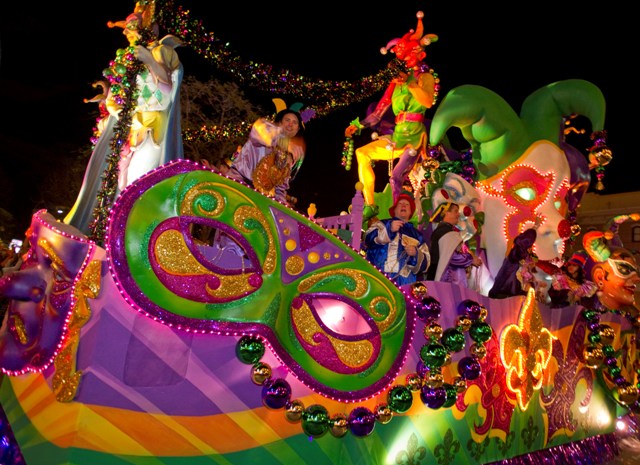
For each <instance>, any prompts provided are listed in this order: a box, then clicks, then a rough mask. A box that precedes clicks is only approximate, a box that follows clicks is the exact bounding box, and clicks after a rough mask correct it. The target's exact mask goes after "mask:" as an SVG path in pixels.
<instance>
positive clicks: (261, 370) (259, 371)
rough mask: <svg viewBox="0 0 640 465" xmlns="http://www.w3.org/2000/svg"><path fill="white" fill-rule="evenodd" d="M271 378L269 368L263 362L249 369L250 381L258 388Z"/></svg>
mask: <svg viewBox="0 0 640 465" xmlns="http://www.w3.org/2000/svg"><path fill="white" fill-rule="evenodd" d="M269 378H271V367H270V366H269V365H267V364H266V363H264V362H258V363H256V364H255V365H253V367H252V368H251V381H253V382H254V383H255V384H257V385H258V386H261V385H263V384H264V382H265V381H266V380H268V379H269Z"/></svg>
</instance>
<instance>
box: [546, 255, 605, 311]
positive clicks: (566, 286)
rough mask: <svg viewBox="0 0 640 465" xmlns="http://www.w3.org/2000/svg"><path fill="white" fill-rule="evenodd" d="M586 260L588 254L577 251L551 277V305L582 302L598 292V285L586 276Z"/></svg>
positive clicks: (560, 305)
mask: <svg viewBox="0 0 640 465" xmlns="http://www.w3.org/2000/svg"><path fill="white" fill-rule="evenodd" d="M586 262H587V256H586V255H585V254H584V253H580V252H576V253H574V254H573V255H572V256H571V258H569V260H567V261H566V262H565V263H564V264H563V265H562V266H561V267H560V272H559V273H555V274H554V275H553V276H552V277H551V278H552V281H551V289H549V291H548V294H549V297H550V298H551V307H555V308H557V307H566V306H568V305H573V304H581V303H582V302H583V300H584V299H587V298H589V297H592V296H593V295H594V294H595V293H596V291H597V290H598V287H597V286H596V284H595V283H594V282H593V281H590V280H589V279H587V277H586V276H585V272H584V266H585V264H586Z"/></svg>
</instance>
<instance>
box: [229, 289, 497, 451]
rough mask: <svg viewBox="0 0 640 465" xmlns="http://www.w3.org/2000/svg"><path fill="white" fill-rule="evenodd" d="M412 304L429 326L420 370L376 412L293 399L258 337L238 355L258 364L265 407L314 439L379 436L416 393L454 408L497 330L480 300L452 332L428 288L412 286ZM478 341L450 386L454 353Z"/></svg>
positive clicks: (466, 308)
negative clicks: (446, 372)
mask: <svg viewBox="0 0 640 465" xmlns="http://www.w3.org/2000/svg"><path fill="white" fill-rule="evenodd" d="M412 296H413V299H411V300H412V303H413V304H414V305H415V307H416V313H417V316H418V318H419V319H420V320H421V321H423V322H424V323H425V329H424V336H425V339H426V343H425V344H424V345H423V346H422V348H421V349H420V359H421V360H420V362H418V367H417V372H416V373H410V374H408V375H407V376H406V380H405V384H404V385H401V384H398V385H395V386H393V387H391V388H390V389H389V391H388V392H387V399H386V402H383V403H379V404H378V405H377V406H376V407H375V409H374V411H371V410H370V409H369V408H367V407H363V406H359V407H356V408H354V409H353V410H351V412H349V414H348V415H345V414H343V413H336V414H333V415H331V414H329V412H328V410H327V409H326V407H324V406H323V405H320V404H314V405H310V406H308V407H305V406H304V404H303V403H302V402H301V401H300V400H298V399H291V392H292V390H291V386H290V384H289V383H288V382H287V381H286V380H284V379H283V378H275V379H274V378H272V369H271V367H270V366H269V365H268V364H267V363H264V362H262V361H260V360H261V358H262V356H263V355H264V353H265V345H264V342H263V341H262V340H261V339H260V338H259V337H257V336H243V337H241V338H240V340H239V341H238V344H237V345H236V355H237V356H238V359H239V360H240V361H241V362H242V363H245V364H248V365H252V369H251V380H252V381H253V382H254V383H255V384H257V385H259V386H262V403H263V404H264V405H265V406H266V407H268V408H271V409H281V408H284V409H285V416H286V418H287V419H288V420H289V421H291V422H298V421H300V422H301V426H302V430H303V431H304V433H305V434H306V435H308V436H310V437H315V438H318V437H321V436H323V435H324V434H325V433H326V432H327V431H329V432H330V433H331V434H332V435H333V436H334V437H336V438H340V437H343V436H345V435H346V434H347V432H348V431H351V433H352V434H353V435H354V436H358V437H364V436H368V435H369V434H371V433H372V432H373V429H374V427H375V424H376V422H378V423H381V424H387V423H389V422H390V421H391V419H392V418H393V415H394V414H400V413H405V412H407V411H408V410H409V409H410V408H411V406H412V404H413V392H416V391H420V399H421V400H422V402H423V403H424V404H425V405H426V406H427V407H429V408H431V409H439V408H441V407H444V408H449V407H451V406H453V405H454V404H455V402H456V399H457V397H458V395H460V394H463V393H464V392H465V391H466V389H467V381H471V380H474V379H477V378H478V377H479V376H480V374H481V371H482V369H481V367H480V360H481V359H482V358H484V357H485V355H486V348H485V346H484V343H485V342H487V341H488V340H489V339H491V336H492V334H493V330H492V328H491V326H489V324H488V323H486V322H485V319H486V317H487V310H486V308H484V307H483V306H481V305H479V304H478V303H477V302H474V301H472V300H464V301H463V302H461V303H460V304H459V305H458V312H459V313H460V315H459V316H458V318H457V319H456V325H455V326H454V327H452V328H448V329H446V330H443V329H442V326H440V324H439V323H438V319H439V318H440V313H441V306H440V302H438V301H437V300H436V299H435V298H433V297H429V296H428V295H427V288H426V286H425V285H424V284H422V283H416V284H415V285H414V286H413V288H412ZM467 331H468V332H469V336H470V337H471V339H472V340H473V341H474V344H473V345H472V346H471V354H472V355H471V356H467V357H463V358H462V359H460V360H459V362H458V373H459V375H458V376H456V377H455V378H454V379H453V382H452V383H446V382H444V376H443V374H442V367H443V366H445V365H447V364H448V363H450V362H451V354H452V353H454V352H459V351H461V350H462V349H463V348H464V346H465V336H464V333H465V332H467Z"/></svg>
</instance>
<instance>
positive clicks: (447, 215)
mask: <svg viewBox="0 0 640 465" xmlns="http://www.w3.org/2000/svg"><path fill="white" fill-rule="evenodd" d="M459 221H460V206H459V205H458V204H455V203H453V202H445V203H442V204H440V205H439V206H438V207H437V208H436V209H435V211H434V212H433V215H431V222H437V223H438V226H437V227H436V229H434V231H433V233H431V245H430V247H429V250H430V252H431V264H430V265H429V269H428V270H427V274H426V279H427V281H443V282H448V283H452V284H457V285H460V286H463V287H468V277H467V268H468V267H470V266H475V267H478V266H480V265H482V259H481V258H480V257H477V256H475V255H474V254H473V253H471V251H470V250H469V248H468V247H467V246H466V244H465V242H464V241H463V238H462V234H460V231H459V230H458V228H457V227H456V225H457V224H458V222H459Z"/></svg>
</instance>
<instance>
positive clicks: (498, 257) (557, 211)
mask: <svg viewBox="0 0 640 465" xmlns="http://www.w3.org/2000/svg"><path fill="white" fill-rule="evenodd" d="M569 176H570V170H569V164H568V163H567V160H566V158H565V157H564V156H563V154H562V152H561V151H560V149H559V148H558V147H557V146H556V145H555V144H552V143H550V142H546V141H540V142H536V143H534V144H533V145H532V146H531V147H529V149H528V150H527V151H526V152H525V153H524V154H523V155H522V157H521V158H520V159H519V160H517V161H516V162H515V163H513V164H512V165H510V166H509V167H508V168H507V169H505V170H504V171H502V172H501V173H499V174H497V175H495V176H492V177H491V178H489V179H486V180H484V181H482V182H479V183H478V184H477V186H476V187H477V188H478V191H479V192H480V194H481V197H482V204H483V206H484V210H485V212H490V213H487V214H486V216H485V223H484V226H483V234H482V247H484V248H485V249H486V251H487V266H488V267H489V271H490V272H491V274H492V275H493V276H495V274H496V273H497V272H498V270H499V269H500V266H501V265H502V262H503V260H504V257H505V255H506V254H507V253H508V251H509V250H510V248H511V246H512V245H513V240H514V239H515V237H516V236H517V235H518V234H520V233H522V232H523V231H525V230H526V229H529V228H532V227H534V225H535V223H536V222H539V223H540V226H539V227H538V230H537V233H538V234H537V238H536V241H535V243H534V245H533V253H535V254H536V256H537V257H538V258H539V259H540V260H552V259H554V258H557V257H560V256H562V253H563V252H564V247H565V240H566V239H568V238H569V236H570V235H571V227H570V224H569V222H568V221H567V220H566V219H565V218H564V214H565V213H566V211H567V205H566V200H565V199H566V194H567V191H568V188H569Z"/></svg>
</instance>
